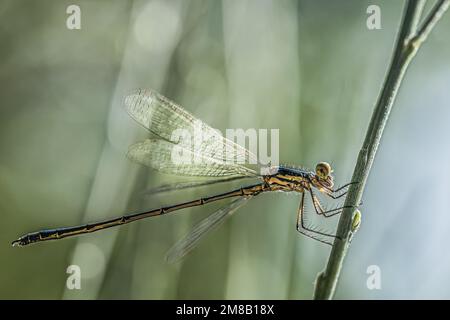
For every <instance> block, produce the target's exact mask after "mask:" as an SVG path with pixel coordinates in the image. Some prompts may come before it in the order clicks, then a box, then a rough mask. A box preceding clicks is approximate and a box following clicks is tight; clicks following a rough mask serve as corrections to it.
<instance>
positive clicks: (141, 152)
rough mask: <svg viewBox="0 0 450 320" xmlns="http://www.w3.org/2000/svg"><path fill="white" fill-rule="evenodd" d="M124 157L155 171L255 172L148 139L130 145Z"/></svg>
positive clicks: (210, 174) (208, 174)
mask: <svg viewBox="0 0 450 320" xmlns="http://www.w3.org/2000/svg"><path fill="white" fill-rule="evenodd" d="M127 157H128V158H130V159H131V160H133V161H135V162H138V163H141V164H143V165H146V166H148V167H151V168H154V169H156V170H158V171H161V172H164V173H169V174H177V175H187V176H204V177H224V176H256V172H255V171H253V170H251V169H249V168H246V167H244V166H241V165H239V164H234V163H225V162H221V161H219V160H216V159H214V158H210V157H207V156H205V155H204V154H195V153H193V152H192V151H191V150H188V149H185V148H183V147H182V146H180V145H176V144H173V143H170V142H168V141H165V140H160V139H147V140H145V141H142V142H138V143H136V144H133V145H131V146H130V148H129V150H128V153H127Z"/></svg>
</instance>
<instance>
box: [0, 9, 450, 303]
mask: <svg viewBox="0 0 450 320" xmlns="http://www.w3.org/2000/svg"><path fill="white" fill-rule="evenodd" d="M428 2H429V3H428V4H427V7H426V9H429V8H430V6H431V4H432V3H433V2H434V1H428ZM70 4H77V5H79V6H80V7H81V30H68V29H67V28H66V19H67V17H68V15H67V14H66V8H67V7H68V6H69V5H70ZM370 4H376V5H379V6H380V8H381V19H382V20H381V23H382V29H381V30H368V29H367V27H366V19H367V17H368V15H367V13H366V9H367V7H368V6H369V5H370ZM402 7H403V1H387V0H386V1H379V0H376V1H361V0H351V1H350V0H340V1H317V0H308V1H307V0H301V1H295V0H283V1H278V0H277V1H275V0H272V1H270V0H263V1H261V0H258V1H256V0H254V1H242V0H231V1H229V0H227V1H219V0H215V1H212V0H209V1H208V0H178V1H165V0H153V1H123V0H115V1H110V0H108V1H106V0H104V1H99V0H97V1H94V0H89V1H87V0H86V1H78V0H77V1H60V0H42V1H25V0H1V1H0V21H1V23H0V43H1V44H0V61H1V63H0V110H1V113H0V114H1V116H0V214H1V222H0V260H1V261H0V298H3V299H6V298H7V299H18V298H25V299H31V298H34V299H46V298H51V299H74V298H81V299H97V298H102V299H182V298H186V299H187V298H188V299H197V298H204V299H240V298H248V299H266V298H270V299H310V298H311V296H312V292H313V282H314V279H315V277H316V274H317V273H318V272H319V271H321V270H322V269H323V268H324V266H325V263H326V260H327V257H328V254H329V251H330V248H329V247H328V246H326V245H323V244H321V243H318V242H315V241H313V240H311V239H308V238H305V237H303V236H301V235H299V234H298V233H297V232H296V230H295V214H296V209H297V205H298V200H299V198H298V196H295V195H284V194H267V195H263V196H260V197H258V198H259V199H258V198H257V199H255V200H252V201H251V202H250V203H249V204H248V205H247V206H246V207H244V208H243V209H241V210H240V212H239V213H237V214H236V215H235V216H234V217H233V218H232V219H230V220H229V221H228V222H227V223H225V224H224V225H223V226H221V228H220V229H218V230H217V231H215V232H214V233H212V234H210V235H209V236H208V238H207V240H206V241H204V242H203V243H201V244H200V246H199V247H198V248H197V249H196V250H195V251H193V252H192V253H191V254H190V255H189V256H188V257H187V258H186V259H185V260H183V261H182V262H181V263H178V264H175V265H168V264H166V262H165V261H164V255H165V252H166V251H167V250H168V249H169V248H170V246H171V245H172V244H173V243H174V242H175V241H176V240H177V239H178V238H180V237H181V236H182V235H183V234H185V233H186V232H187V230H188V229H189V227H190V226H192V225H193V224H194V223H195V222H196V221H198V220H200V219H202V218H203V217H205V216H206V215H207V214H208V213H210V212H212V211H213V210H214V208H216V207H217V206H216V207H215V206H214V205H211V206H209V207H205V208H196V209H192V210H190V209H188V210H185V211H184V212H183V213H180V214H173V215H168V216H165V217H159V218H155V219H148V220H144V221H141V222H138V223H134V224H131V225H126V226H123V227H121V228H119V229H110V230H107V231H103V232H101V233H96V234H91V235H86V236H83V237H79V238H72V239H66V240H62V241H56V242H47V243H42V244H39V245H33V246H29V247H25V248H12V247H11V246H10V243H11V241H12V240H14V239H15V238H17V237H18V236H20V235H22V234H24V233H26V232H30V231H36V230H39V229H41V228H48V227H57V226H70V225H73V224H79V223H83V222H88V221H95V220H100V219H104V218H107V217H113V216H116V215H121V214H123V213H126V212H131V211H137V210H142V209H148V208H156V207H159V206H161V205H164V204H170V203H174V202H178V201H182V200H187V199H191V198H194V197H198V196H201V195H205V194H210V193H212V192H219V191H222V190H227V189H228V188H229V187H230V186H219V187H214V188H206V189H200V190H195V191H194V190H193V191H186V192H182V193H181V194H166V195H160V196H155V197H149V196H146V195H145V193H144V195H143V191H144V190H146V189H148V188H151V187H155V186H158V185H159V184H161V183H167V182H173V181H183V180H185V179H183V178H182V177H174V176H167V175H162V174H159V173H157V172H154V171H152V170H150V169H147V168H145V167H142V166H140V165H137V164H134V163H131V162H130V161H129V160H127V158H126V157H125V153H126V150H127V147H128V145H130V144H131V143H133V142H136V141H138V140H140V139H143V138H145V137H146V136H147V132H146V131H145V130H144V129H143V128H141V127H140V126H139V125H138V124H136V123H135V122H133V120H131V119H130V118H129V117H128V116H127V114H126V113H125V111H124V109H123V108H122V101H123V97H124V96H125V95H126V94H127V93H129V92H130V91H131V90H133V89H135V88H153V89H156V90H158V91H160V92H162V93H163V94H164V95H166V96H168V97H170V98H171V99H172V100H174V101H176V102H178V103H180V104H182V105H183V106H184V107H185V108H186V109H188V110H190V111H191V112H192V113H194V114H196V115H198V116H199V117H200V118H201V119H203V120H204V121H205V122H207V123H209V124H210V125H212V126H213V127H216V128H218V129H221V130H224V129H225V128H267V129H271V128H279V129H280V160H281V162H283V163H288V164H299V165H302V166H306V167H309V168H314V166H315V163H316V162H318V161H329V162H330V163H332V165H333V167H334V169H335V178H336V181H337V182H338V183H340V184H343V183H345V182H347V181H348V180H349V179H350V177H351V174H352V170H353V167H354V164H355V160H356V157H357V154H358V150H359V148H360V146H361V144H362V141H363V139H364V135H365V131H366V128H367V125H368V122H369V118H370V115H371V113H372V109H373V106H374V103H375V101H376V98H377V95H378V92H379V89H380V87H381V84H382V81H383V77H384V75H385V72H386V69H387V66H388V64H389V59H390V55H391V52H392V48H393V44H394V40H395V35H396V30H397V28H398V25H399V22H400V18H401V14H402ZM449 57H450V16H449V14H447V16H444V18H443V19H442V21H441V22H439V24H438V25H437V27H436V28H435V30H434V31H433V32H432V34H431V35H430V37H429V39H428V41H427V42H426V43H425V45H424V46H423V47H422V48H421V50H420V51H419V53H418V55H417V56H416V58H415V60H414V61H413V63H412V64H411V66H410V69H409V70H408V72H407V74H406V77H405V79H404V82H403V85H402V87H401V90H400V93H399V96H398V99H397V101H396V103H395V106H394V109H393V111H392V115H391V118H390V121H389V123H388V125H387V128H386V131H385V135H384V136H383V139H382V143H381V145H380V148H379V152H378V154H377V158H376V161H375V163H374V167H373V170H372V172H371V175H370V178H369V181H368V185H367V188H366V191H365V195H364V204H363V206H362V208H361V211H362V213H363V220H362V226H361V229H360V231H359V232H358V233H357V234H356V236H355V238H354V240H353V244H352V247H351V250H350V251H349V255H348V258H347V260H346V262H345V265H344V270H343V273H342V277H341V281H340V284H339V288H338V290H337V295H336V298H339V299H345V298H349V299H361V298H366V299H378V298H387V299H395V298H406V299H417V298H427V299H428V298H447V299H448V298H450V286H449V283H450V255H449V254H448V243H450V232H449V230H450V210H449V209H450V200H449V199H450V197H449V196H450V193H449V192H450V166H449V163H450V148H449V139H448V138H449V137H450V125H449V124H450V105H449V102H448V101H449V99H450V60H449ZM324 223H325V224H326V227H327V228H333V227H334V225H335V223H336V220H335V221H332V222H328V221H327V222H324ZM72 264H76V265H78V266H80V268H81V273H82V281H81V286H82V288H81V290H68V289H67V288H66V279H67V277H68V274H67V273H66V269H67V267H68V266H69V265H72ZM371 265H376V266H378V267H379V268H380V271H381V289H380V290H369V289H368V288H367V286H366V281H367V278H368V276H369V275H368V274H367V268H368V267H369V266H371Z"/></svg>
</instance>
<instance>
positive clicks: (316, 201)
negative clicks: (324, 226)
mask: <svg viewBox="0 0 450 320" xmlns="http://www.w3.org/2000/svg"><path fill="white" fill-rule="evenodd" d="M309 194H310V195H311V200H312V203H313V206H314V210H315V211H316V213H317V214H318V215H319V216H320V215H323V216H324V217H325V218H330V217H332V216H335V215H337V214H340V213H342V210H344V209H345V208H351V206H342V207H339V208H335V209H331V210H324V209H323V207H322V205H321V204H320V201H319V199H318V198H317V196H316V195H315V194H314V193H313V191H312V190H309Z"/></svg>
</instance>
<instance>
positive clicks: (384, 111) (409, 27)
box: [314, 0, 450, 299]
mask: <svg viewBox="0 0 450 320" xmlns="http://www.w3.org/2000/svg"><path fill="white" fill-rule="evenodd" d="M424 4H425V1H423V0H409V1H407V3H406V6H405V9H404V13H403V19H402V23H401V25H400V29H399V33H398V36H397V42H396V46H395V50H394V54H393V57H392V61H391V65H390V67H389V70H388V73H387V76H386V78H385V81H384V84H383V88H382V90H381V93H380V95H379V97H378V100H377V103H376V106H375V109H374V111H373V114H372V118H371V120H370V124H369V128H368V129H367V133H366V137H365V140H364V143H363V146H362V148H361V150H360V152H359V155H358V159H357V162H356V165H355V169H354V171H353V177H352V181H357V182H359V183H358V184H353V185H352V186H351V187H350V189H349V192H348V195H347V198H346V199H345V204H344V206H345V207H346V208H347V209H344V211H343V212H342V214H341V218H340V220H339V225H338V229H337V235H338V236H339V237H338V238H336V239H335V241H334V243H333V247H332V249H331V253H330V257H329V258H328V263H327V266H326V269H325V270H324V271H322V272H321V273H319V274H318V276H317V279H316V286H315V291H314V299H332V298H333V295H334V292H335V289H336V286H337V282H338V279H339V275H340V272H341V269H342V265H343V262H344V259H345V256H346V254H347V250H348V247H349V244H350V241H349V240H350V239H351V233H352V230H351V229H352V219H353V215H354V212H355V210H354V209H352V208H356V207H357V206H358V204H359V203H360V202H361V198H362V195H363V192H364V187H365V184H366V181H367V178H368V176H369V173H370V169H371V167H372V163H373V161H374V158H375V154H376V151H377V149H378V145H379V144H380V140H381V136H382V134H383V131H384V127H385V126H386V123H387V120H388V118H389V113H390V112H391V108H392V105H393V103H394V100H395V97H396V96H397V93H398V89H399V87H400V84H401V81H402V79H403V76H404V75H405V72H406V69H407V68H408V65H409V63H410V62H411V60H412V59H413V57H414V56H415V55H416V53H417V50H418V49H419V47H420V46H421V45H422V43H423V42H424V41H425V39H426V38H427V36H428V35H429V33H430V32H431V30H432V29H433V27H434V26H435V25H436V23H437V22H438V21H439V19H440V18H441V17H442V15H443V13H444V12H445V11H446V10H447V9H448V7H449V4H450V0H440V1H437V2H436V4H435V6H434V7H433V9H432V10H431V11H430V13H429V14H428V16H427V18H426V19H425V20H424V23H423V24H422V26H420V27H419V21H420V16H421V13H422V9H423V6H424Z"/></svg>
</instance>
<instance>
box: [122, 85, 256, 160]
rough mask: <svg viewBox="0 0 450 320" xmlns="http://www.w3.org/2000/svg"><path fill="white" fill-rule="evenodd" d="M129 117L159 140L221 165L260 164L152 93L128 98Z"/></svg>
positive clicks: (143, 91) (216, 133) (132, 95)
mask: <svg viewBox="0 0 450 320" xmlns="http://www.w3.org/2000/svg"><path fill="white" fill-rule="evenodd" d="M125 107H126V110H127V112H128V113H129V114H130V116H131V117H132V118H133V119H134V120H136V121H137V122H138V123H140V124H141V125H142V126H144V127H145V128H147V129H148V130H149V131H150V132H152V133H153V134H155V135H157V136H158V137H160V138H162V139H164V140H166V141H170V142H172V143H175V144H177V145H180V146H182V147H183V148H185V149H187V150H191V151H192V152H194V153H197V154H201V155H204V156H206V157H209V158H212V159H216V160H218V161H222V162H232V163H241V164H243V163H251V164H257V163H258V161H257V157H256V156H255V155H254V154H253V153H251V152H250V151H248V150H247V149H245V148H243V147H242V146H240V145H238V144H236V143H234V142H233V141H231V140H229V139H227V138H225V137H223V136H222V135H221V134H220V132H218V131H217V130H215V129H213V128H212V127H210V126H209V125H207V124H206V123H204V122H203V121H201V120H199V119H197V118H196V117H194V116H193V115H192V114H190V113H189V112H188V111H186V110H184V109H183V108H182V107H181V106H179V105H177V104H176V103H174V102H172V101H170V100H169V99H167V98H166V97H164V96H162V95H160V94H159V93H157V92H154V91H151V90H138V91H136V92H134V93H133V94H130V95H129V96H127V97H126V98H125Z"/></svg>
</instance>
